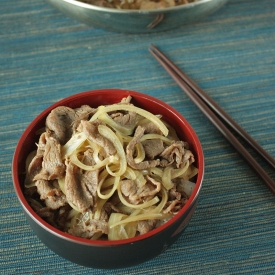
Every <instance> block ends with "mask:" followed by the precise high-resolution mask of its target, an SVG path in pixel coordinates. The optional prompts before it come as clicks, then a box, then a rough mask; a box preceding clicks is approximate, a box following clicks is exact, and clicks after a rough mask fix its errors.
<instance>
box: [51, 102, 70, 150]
mask: <svg viewBox="0 0 275 275" xmlns="http://www.w3.org/2000/svg"><path fill="white" fill-rule="evenodd" d="M74 120H75V111H74V110H73V109H72V108H69V107H66V106H59V107H57V108H55V109H53V110H52V111H51V112H50V114H49V115H48V116H47V119H46V129H47V131H48V132H49V133H50V134H51V136H53V137H54V138H55V139H56V140H58V142H59V143H60V144H61V145H64V144H65V143H66V142H67V141H68V140H69V139H70V138H71V136H72V134H73V128H72V125H73V122H74Z"/></svg>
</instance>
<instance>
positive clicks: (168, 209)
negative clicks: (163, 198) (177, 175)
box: [163, 184, 188, 214]
mask: <svg viewBox="0 0 275 275" xmlns="http://www.w3.org/2000/svg"><path fill="white" fill-rule="evenodd" d="M187 200H188V196H187V194H186V193H185V192H184V191H182V190H181V189H178V188H177V184H175V185H174V187H173V188H171V189H170V190H169V192H168V202H167V203H166V206H165V209H164V211H163V212H164V213H171V214H177V213H178V212H179V211H180V209H182V207H183V206H184V205H185V204H186V202H187Z"/></svg>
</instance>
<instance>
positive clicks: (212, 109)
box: [149, 45, 275, 195]
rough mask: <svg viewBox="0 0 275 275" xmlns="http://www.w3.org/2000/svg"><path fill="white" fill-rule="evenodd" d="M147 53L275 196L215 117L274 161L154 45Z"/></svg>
mask: <svg viewBox="0 0 275 275" xmlns="http://www.w3.org/2000/svg"><path fill="white" fill-rule="evenodd" d="M149 51H150V52H151V53H152V55H153V56H154V57H155V58H156V59H157V60H158V62H159V63H160V64H161V65H162V66H163V68H164V69H165V70H166V71H167V72H168V74H169V75H170V76H171V77H172V78H173V79H174V80H175V82H176V83H177V84H178V85H179V86H180V87H181V89H182V90H183V91H184V92H185V93H186V95H187V96H188V97H189V98H190V99H191V100H192V101H193V103H194V104H195V105H196V106H197V107H198V108H199V109H200V110H201V111H202V112H203V114H204V115H205V116H206V117H207V118H208V119H209V120H210V121H211V122H212V124H213V125H214V126H215V127H216V128H217V129H218V130H219V131H220V132H221V133H222V134H223V136H224V137H225V138H226V139H227V140H228V141H229V142H230V143H231V144H232V145H233V147H234V148H235V149H236V150H237V151H238V152H239V154H240V155H241V156H242V157H243V158H244V159H245V160H246V161H247V163H248V164H249V165H250V166H251V168H252V169H253V170H254V171H255V172H256V173H257V175H258V176H259V177H260V178H261V179H262V180H263V182H264V183H265V184H266V185H267V186H268V188H269V189H270V190H271V192H272V193H273V194H274V195H275V182H274V181H273V180H272V179H271V177H270V176H269V175H268V174H267V173H266V172H265V170H264V169H263V168H262V167H261V166H260V165H259V164H258V163H257V161H256V160H255V159H254V158H253V157H252V156H251V154H250V153H249V152H248V151H247V150H246V149H245V148H244V147H243V145H242V144H241V143H240V142H239V140H238V139H237V138H236V137H235V136H234V135H233V134H232V133H231V131H230V130H229V129H228V128H227V127H226V125H225V124H223V122H222V121H221V120H220V118H219V117H218V116H217V115H219V116H220V117H221V118H222V119H223V120H224V121H225V122H226V123H227V124H228V125H229V126H230V127H231V128H232V129H233V130H235V131H236V132H237V133H238V134H239V135H240V136H241V137H243V139H244V140H246V141H247V143H248V144H250V145H251V147H253V148H254V150H255V151H257V152H258V153H259V154H260V155H261V156H262V157H263V158H264V159H265V160H266V161H267V162H268V163H269V164H270V165H271V166H272V167H273V168H275V160H274V159H273V158H272V156H270V155H269V154H268V153H267V152H266V151H265V150H264V149H263V148H262V147H261V146H260V145H259V144H258V143H257V142H256V141H255V140H254V139H252V137H251V136H249V134H248V133H247V132H246V131H245V130H244V129H243V128H242V127H241V126H240V125H238V124H237V122H235V121H234V120H233V119H232V118H231V117H230V116H229V115H228V114H227V113H226V112H225V111H224V110H223V109H222V108H221V107H219V106H218V104H217V103H216V102H214V100H212V99H211V98H210V97H209V96H208V95H207V94H206V93H205V92H204V91H203V90H202V89H201V88H200V87H199V86H198V85H197V84H196V83H195V82H194V81H193V80H191V79H190V78H189V77H188V76H187V75H186V74H184V73H183V72H182V71H181V70H180V69H179V68H178V67H177V66H176V65H175V64H174V63H173V62H172V61H171V60H169V59H168V58H167V57H166V56H165V55H164V54H163V53H162V52H161V51H160V50H158V49H157V48H156V47H155V46H154V45H150V48H149Z"/></svg>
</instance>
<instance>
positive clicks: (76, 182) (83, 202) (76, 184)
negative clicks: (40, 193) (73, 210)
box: [65, 160, 98, 213]
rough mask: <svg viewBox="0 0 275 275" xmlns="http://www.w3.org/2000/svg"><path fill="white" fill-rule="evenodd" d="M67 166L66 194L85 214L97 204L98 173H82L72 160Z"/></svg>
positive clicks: (68, 161)
mask: <svg viewBox="0 0 275 275" xmlns="http://www.w3.org/2000/svg"><path fill="white" fill-rule="evenodd" d="M66 165H67V169H66V176H65V193H66V196H67V200H68V201H69V202H71V203H73V204H74V205H75V206H76V207H77V208H78V209H79V210H80V211H81V212H82V213H84V212H86V211H87V210H88V209H90V208H92V207H93V206H94V204H95V196H96V188H97V185H98V171H87V172H82V171H81V169H80V168H78V167H77V166H75V165H74V164H73V163H71V162H70V160H67V162H66Z"/></svg>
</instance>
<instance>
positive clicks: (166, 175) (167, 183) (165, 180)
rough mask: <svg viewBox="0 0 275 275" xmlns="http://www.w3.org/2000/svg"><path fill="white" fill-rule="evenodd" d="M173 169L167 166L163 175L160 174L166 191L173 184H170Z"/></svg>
mask: <svg viewBox="0 0 275 275" xmlns="http://www.w3.org/2000/svg"><path fill="white" fill-rule="evenodd" d="M172 170H173V167H170V166H167V167H165V169H164V171H163V174H162V185H163V186H164V187H165V188H166V189H167V190H170V189H171V188H172V187H173V186H174V184H173V183H172V178H171V173H172Z"/></svg>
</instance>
